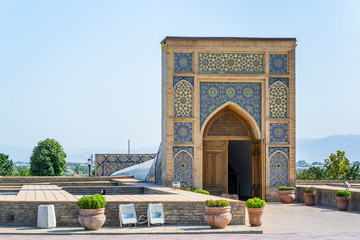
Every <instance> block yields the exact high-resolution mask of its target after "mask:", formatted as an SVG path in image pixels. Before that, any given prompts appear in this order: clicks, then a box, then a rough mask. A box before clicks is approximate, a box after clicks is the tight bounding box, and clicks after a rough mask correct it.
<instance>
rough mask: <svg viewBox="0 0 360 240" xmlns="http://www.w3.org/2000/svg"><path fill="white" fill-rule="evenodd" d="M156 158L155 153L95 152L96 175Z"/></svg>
mask: <svg viewBox="0 0 360 240" xmlns="http://www.w3.org/2000/svg"><path fill="white" fill-rule="evenodd" d="M153 158H155V154H95V175H96V176H97V177H99V176H110V175H111V174H112V173H114V172H116V171H118V170H121V169H124V168H127V167H131V166H134V165H137V164H140V163H143V162H146V161H148V160H151V159H153Z"/></svg>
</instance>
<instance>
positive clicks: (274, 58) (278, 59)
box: [269, 54, 288, 73]
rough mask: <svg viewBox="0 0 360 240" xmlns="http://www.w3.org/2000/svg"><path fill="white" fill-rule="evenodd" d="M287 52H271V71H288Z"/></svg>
mask: <svg viewBox="0 0 360 240" xmlns="http://www.w3.org/2000/svg"><path fill="white" fill-rule="evenodd" d="M287 68H288V66H287V54H270V63H269V71H270V73H287V72H288V69H287Z"/></svg>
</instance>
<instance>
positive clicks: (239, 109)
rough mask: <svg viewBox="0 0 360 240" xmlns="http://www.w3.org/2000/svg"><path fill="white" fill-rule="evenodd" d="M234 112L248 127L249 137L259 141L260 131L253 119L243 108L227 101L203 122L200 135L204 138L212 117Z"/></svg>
mask: <svg viewBox="0 0 360 240" xmlns="http://www.w3.org/2000/svg"><path fill="white" fill-rule="evenodd" d="M229 110H230V112H234V113H235V114H237V115H239V116H240V117H241V118H243V119H244V120H245V121H246V124H247V125H248V127H249V130H250V132H251V135H252V136H253V138H254V139H261V131H260V128H259V126H258V124H257V122H256V120H255V119H254V117H253V116H251V115H250V114H249V113H248V112H247V111H246V110H245V109H244V108H242V107H240V106H239V105H237V104H235V103H234V102H232V101H228V102H226V103H224V104H223V105H221V106H220V107H218V108H217V109H216V110H214V111H213V112H212V113H211V114H210V115H209V116H208V117H207V118H206V119H205V121H204V123H203V125H202V126H201V135H202V136H204V131H205V129H206V128H207V127H208V125H209V122H210V121H211V120H212V119H213V118H214V116H216V115H218V114H219V113H220V112H221V111H229Z"/></svg>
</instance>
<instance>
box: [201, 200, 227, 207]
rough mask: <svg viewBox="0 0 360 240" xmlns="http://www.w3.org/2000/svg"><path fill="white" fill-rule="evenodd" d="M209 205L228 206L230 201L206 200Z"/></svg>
mask: <svg viewBox="0 0 360 240" xmlns="http://www.w3.org/2000/svg"><path fill="white" fill-rule="evenodd" d="M205 204H206V206H207V207H228V206H230V203H229V202H228V201H226V200H206V201H205Z"/></svg>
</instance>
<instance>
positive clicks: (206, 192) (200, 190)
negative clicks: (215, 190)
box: [194, 189, 209, 195]
mask: <svg viewBox="0 0 360 240" xmlns="http://www.w3.org/2000/svg"><path fill="white" fill-rule="evenodd" d="M194 192H196V193H202V194H206V195H209V192H208V191H206V190H203V189H198V190H195V191H194Z"/></svg>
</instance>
